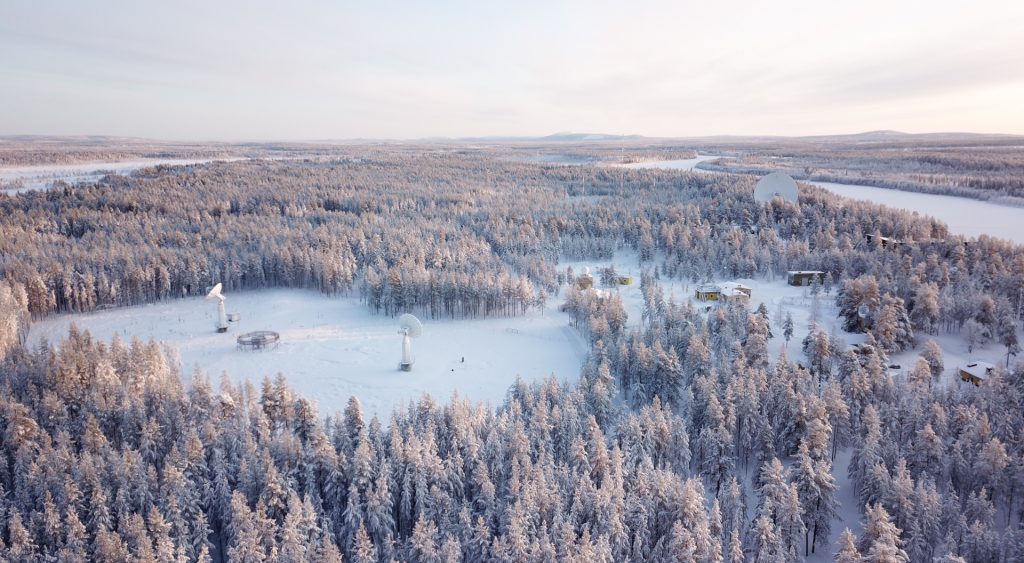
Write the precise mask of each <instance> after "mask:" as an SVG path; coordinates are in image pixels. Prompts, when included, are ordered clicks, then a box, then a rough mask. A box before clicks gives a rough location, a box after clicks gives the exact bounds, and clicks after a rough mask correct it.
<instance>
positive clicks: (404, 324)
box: [398, 313, 423, 371]
mask: <svg viewBox="0 0 1024 563" xmlns="http://www.w3.org/2000/svg"><path fill="white" fill-rule="evenodd" d="M398 327H399V330H398V334H401V335H402V363H401V364H399V366H398V367H399V368H400V369H401V370H402V371H412V363H413V359H412V339H413V338H417V337H419V336H420V335H421V334H423V323H421V322H420V320H419V319H417V318H416V317H414V316H412V315H410V314H408V313H406V314H404V315H402V316H401V317H398Z"/></svg>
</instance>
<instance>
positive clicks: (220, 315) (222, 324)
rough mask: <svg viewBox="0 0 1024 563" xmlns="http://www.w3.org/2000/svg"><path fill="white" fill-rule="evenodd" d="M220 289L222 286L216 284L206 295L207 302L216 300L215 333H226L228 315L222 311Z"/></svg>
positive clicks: (222, 301)
mask: <svg viewBox="0 0 1024 563" xmlns="http://www.w3.org/2000/svg"><path fill="white" fill-rule="evenodd" d="M222 287H223V284H220V283H218V284H217V285H215V286H213V289H211V290H210V293H207V294H206V300H207V301H212V300H214V299H216V300H217V332H227V331H228V313H227V311H225V310H224V295H222V294H221V292H220V290H221V288H222Z"/></svg>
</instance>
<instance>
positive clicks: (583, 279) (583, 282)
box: [576, 274, 594, 290]
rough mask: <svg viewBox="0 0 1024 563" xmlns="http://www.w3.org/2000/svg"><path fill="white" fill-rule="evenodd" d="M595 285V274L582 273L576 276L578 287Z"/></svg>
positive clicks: (587, 287) (588, 287)
mask: <svg viewBox="0 0 1024 563" xmlns="http://www.w3.org/2000/svg"><path fill="white" fill-rule="evenodd" d="M592 287H594V276H592V275H590V274H582V275H580V277H578V278H576V289H579V290H584V289H590V288H592Z"/></svg>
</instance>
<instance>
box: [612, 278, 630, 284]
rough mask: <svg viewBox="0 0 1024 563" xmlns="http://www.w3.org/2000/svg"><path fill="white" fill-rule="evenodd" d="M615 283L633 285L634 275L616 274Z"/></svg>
mask: <svg viewBox="0 0 1024 563" xmlns="http://www.w3.org/2000/svg"><path fill="white" fill-rule="evenodd" d="M615 283H616V284H618V285H633V276H616V277H615Z"/></svg>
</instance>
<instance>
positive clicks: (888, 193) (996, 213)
mask: <svg viewBox="0 0 1024 563" xmlns="http://www.w3.org/2000/svg"><path fill="white" fill-rule="evenodd" d="M715 158H719V157H717V156H699V157H697V158H691V159H687V160H663V161H655V162H637V163H634V164H627V165H624V166H626V167H627V168H657V169H663V170H694V169H695V167H696V166H697V165H698V164H700V163H701V162H703V161H705V160H713V159H715ZM696 170H697V171H702V170H700V169H699V168H698V169H696ZM705 172H712V171H711V170H707V171H705ZM800 182H801V183H805V184H812V185H815V186H818V187H820V188H824V189H826V190H828V191H830V192H832V193H834V194H836V195H839V196H843V197H846V198H850V199H859V200H864V201H870V202H874V203H880V204H882V205H885V206H888V207H893V208H897V209H904V210H906V211H910V212H915V213H918V214H920V215H928V216H931V217H934V218H936V219H938V220H939V221H942V222H944V223H946V224H947V225H949V230H950V232H952V233H957V234H961V235H965V236H969V237H978V236H981V235H989V236H993V237H998V238H1003V239H1007V240H1011V241H1013V242H1015V243H1018V244H1024V207H1013V206H1009V205H999V204H998V203H989V202H987V201H980V200H976V199H969V198H965V197H955V196H946V195H933V194H925V193H919V192H907V191H901V190H892V189H887V188H877V187H874V186H861V185H856V184H835V183H832V182H808V181H806V180H800Z"/></svg>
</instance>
